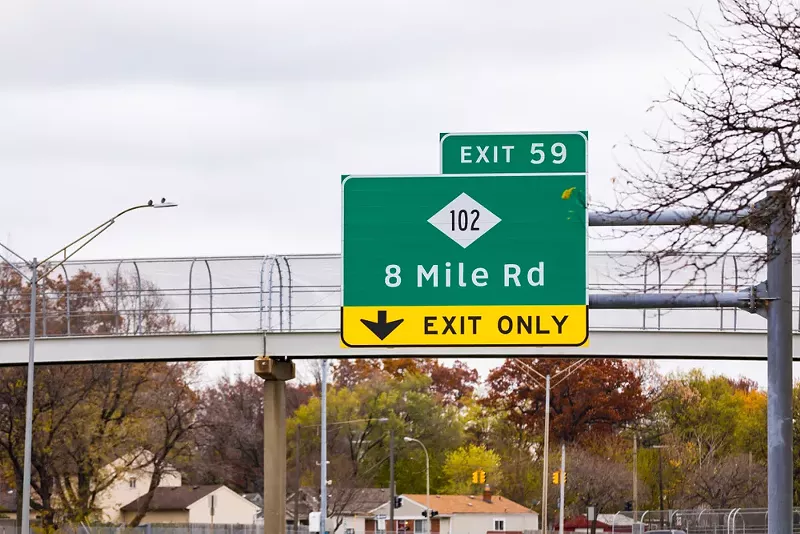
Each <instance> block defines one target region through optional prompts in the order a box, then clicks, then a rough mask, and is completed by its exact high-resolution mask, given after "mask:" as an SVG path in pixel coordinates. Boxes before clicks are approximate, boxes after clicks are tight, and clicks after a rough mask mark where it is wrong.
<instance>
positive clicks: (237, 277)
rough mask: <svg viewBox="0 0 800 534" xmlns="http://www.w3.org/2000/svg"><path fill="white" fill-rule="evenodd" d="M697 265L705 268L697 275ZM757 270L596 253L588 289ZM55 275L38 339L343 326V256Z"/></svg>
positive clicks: (708, 315) (8, 311) (99, 264)
mask: <svg viewBox="0 0 800 534" xmlns="http://www.w3.org/2000/svg"><path fill="white" fill-rule="evenodd" d="M697 264H701V265H704V266H705V268H704V269H700V270H698V269H697V268H696V267H695V265H697ZM689 265H692V267H687V266H689ZM758 265H759V261H758V259H757V258H756V257H755V256H753V255H748V254H738V255H728V256H715V255H709V254H706V255H701V254H697V255H692V256H684V257H680V258H674V259H672V258H671V259H670V261H669V264H668V265H667V264H665V262H663V261H659V260H658V259H657V258H655V257H653V256H651V255H648V254H646V253H641V252H632V253H631V252H629V253H623V252H609V253H605V252H604V253H600V252H595V253H590V255H589V267H588V269H589V291H590V292H592V293H635V292H646V293H651V292H656V293H657V292H671V291H678V290H682V291H688V292H697V293H701V292H716V291H737V290H741V289H743V288H745V287H747V286H749V285H752V284H754V283H758V282H760V281H761V280H762V278H763V276H762V275H763V273H762V272H760V270H759V268H758ZM794 265H795V269H798V270H800V256H797V257H795V258H794ZM81 270H86V271H90V272H92V273H95V274H97V275H98V276H100V277H101V278H102V284H101V289H100V290H99V292H97V293H94V294H93V295H91V298H94V299H95V300H96V301H97V302H96V303H95V305H94V307H89V308H91V309H87V306H86V302H85V299H86V298H87V296H88V295H84V294H80V292H79V284H78V283H77V278H76V276H77V275H78V273H79V272H80V271H81ZM798 274H800V273H798ZM59 277H60V278H61V280H62V283H61V286H59V288H58V289H53V287H49V288H47V289H46V290H44V291H40V293H41V295H42V296H41V300H40V301H39V307H40V310H41V311H40V314H39V317H40V319H39V320H40V326H39V327H38V328H39V329H40V331H41V335H42V336H62V335H81V334H87V333H88V334H93V333H97V332H96V331H94V330H91V329H90V330H89V331H87V330H86V327H85V326H81V324H82V321H83V322H85V321H84V319H86V317H87V316H88V315H91V314H95V315H97V314H99V313H106V314H108V315H109V316H110V317H113V325H110V326H109V325H106V327H107V329H108V330H107V332H106V333H115V334H120V335H137V334H143V333H148V332H153V331H164V330H165V329H166V330H168V331H175V332H198V333H214V332H218V333H222V332H255V331H266V332H309V331H336V330H338V327H339V306H340V295H341V285H340V281H341V260H340V256H339V255H335V254H327V255H325V254H323V255H266V256H242V257H197V258H139V259H110V260H96V261H83V262H68V263H66V264H65V265H64V266H63V268H61V269H59V270H57V271H55V272H54V273H53V274H51V275H50V279H51V280H53V281H58V278H59ZM797 279H798V280H800V277H798V278H797ZM63 280H67V281H68V282H69V283H66V284H64V283H63ZM0 284H2V281H0ZM0 287H2V285H0ZM54 287H55V286H54ZM793 295H794V296H793V310H794V314H795V320H794V324H795V325H796V329H798V330H800V309H799V308H798V305H797V303H798V301H800V287H797V286H796V287H794V289H793ZM25 298H27V297H26V296H25V292H24V291H23V292H22V293H20V292H17V294H16V295H13V294H0V327H1V326H2V325H3V324H4V323H6V322H8V321H13V320H15V319H18V318H19V316H20V315H26V314H27V311H24V308H25V307H26V305H22V306H14V305H13V304H14V303H13V302H11V301H12V300H13V299H21V300H23V301H24V299H25ZM3 299H5V306H3V303H4V300H3ZM159 317H160V318H162V319H163V318H165V317H168V318H171V324H169V325H166V326H165V323H164V322H162V323H159V322H158V321H157V320H156V319H158V318H159ZM25 319H26V320H27V317H25ZM590 324H591V325H592V328H593V329H617V330H619V329H631V330H722V331H742V330H744V331H754V330H759V331H760V330H764V329H765V328H766V322H765V321H764V320H763V319H762V318H760V317H758V316H753V315H751V314H749V313H747V312H746V311H742V310H737V309H726V310H696V309H683V310H666V309H659V310H592V312H591V317H590ZM4 333H5V334H6V335H12V336H13V335H14V333H13V332H12V333H11V334H9V332H8V331H6V332H4ZM18 335H20V336H21V335H25V334H24V333H23V332H18Z"/></svg>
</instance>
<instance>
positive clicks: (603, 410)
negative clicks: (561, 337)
mask: <svg viewBox="0 0 800 534" xmlns="http://www.w3.org/2000/svg"><path fill="white" fill-rule="evenodd" d="M522 361H523V362H524V363H525V364H526V365H530V366H533V367H535V368H536V369H537V370H538V371H539V372H540V373H542V374H543V375H546V374H548V373H549V374H550V375H551V376H555V375H556V373H557V372H558V371H559V370H560V369H564V368H566V367H567V366H569V365H570V364H571V363H574V362H572V361H570V360H563V359H534V358H523V359H522ZM553 384H554V385H553V387H551V393H550V410H551V414H550V429H551V430H550V432H551V437H552V438H555V439H558V440H559V441H566V442H574V441H576V440H577V439H578V438H579V437H580V436H585V435H588V434H592V433H599V434H609V433H611V432H612V431H613V430H615V429H617V428H619V427H621V426H622V425H625V424H627V423H630V422H632V421H635V420H637V419H638V418H639V417H641V416H643V415H644V414H646V413H648V411H649V410H650V405H649V403H648V401H647V399H646V398H645V396H644V395H643V393H642V390H641V383H640V380H639V377H638V376H637V375H636V374H635V373H634V372H633V371H632V370H631V369H630V368H629V367H628V366H627V364H626V363H625V362H624V361H623V360H619V359H612V358H599V359H592V360H588V361H587V362H586V363H584V364H583V365H581V366H579V367H577V368H576V369H575V370H574V371H573V372H572V373H571V374H570V375H569V376H568V377H567V378H565V379H564V380H563V381H560V382H558V381H556V380H553ZM487 385H488V395H487V397H486V398H485V399H484V401H483V402H484V403H485V404H486V405H487V406H489V407H491V408H492V409H494V410H495V411H499V412H505V413H507V414H508V415H507V418H508V420H509V421H510V422H511V423H513V424H514V425H516V426H517V427H518V428H519V429H521V430H524V431H525V432H528V433H530V434H540V433H541V430H542V426H543V424H544V409H545V391H544V388H542V387H539V386H537V385H535V384H534V383H532V380H531V378H530V377H529V376H528V375H527V374H525V372H523V371H522V370H521V369H520V367H519V366H518V365H516V364H515V363H514V360H511V359H509V360H506V361H505V362H504V363H503V365H501V366H500V367H499V368H497V369H494V370H493V371H492V372H491V373H490V374H489V378H488V380H487Z"/></svg>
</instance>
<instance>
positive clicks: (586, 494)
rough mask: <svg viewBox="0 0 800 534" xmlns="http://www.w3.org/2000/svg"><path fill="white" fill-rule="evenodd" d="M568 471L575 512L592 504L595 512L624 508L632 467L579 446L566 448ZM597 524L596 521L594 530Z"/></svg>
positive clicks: (593, 524) (570, 498)
mask: <svg viewBox="0 0 800 534" xmlns="http://www.w3.org/2000/svg"><path fill="white" fill-rule="evenodd" d="M567 475H568V479H567V480H568V483H567V488H568V490H569V495H568V501H571V504H570V509H571V511H572V512H573V513H585V512H586V509H587V507H589V506H594V507H595V512H596V514H601V513H603V512H610V511H612V510H613V511H617V510H621V509H622V508H623V507H624V504H625V502H626V501H627V500H628V496H629V495H630V492H631V471H630V469H629V468H628V466H627V465H626V464H625V463H623V462H618V461H615V460H614V459H613V458H611V457H608V456H606V455H601V454H597V453H595V452H590V451H588V450H585V449H581V448H579V447H569V448H568V450H567ZM545 483H547V481H545ZM595 517H596V516H595ZM595 528H596V522H595V521H593V522H592V528H591V530H592V533H594V531H595Z"/></svg>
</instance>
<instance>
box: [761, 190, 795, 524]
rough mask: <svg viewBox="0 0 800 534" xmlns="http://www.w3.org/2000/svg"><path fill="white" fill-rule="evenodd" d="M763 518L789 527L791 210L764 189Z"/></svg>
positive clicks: (783, 197) (779, 194) (781, 197)
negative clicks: (766, 302) (766, 221)
mask: <svg viewBox="0 0 800 534" xmlns="http://www.w3.org/2000/svg"><path fill="white" fill-rule="evenodd" d="M767 199H768V200H769V201H771V202H770V205H771V206H770V207H771V208H772V209H771V210H770V211H771V212H772V216H771V217H770V219H771V220H772V223H771V224H770V226H769V231H768V233H767V254H768V263H767V291H768V294H769V297H770V298H772V299H775V300H773V301H771V302H769V305H768V306H767V395H768V397H767V450H768V452H767V488H768V489H767V496H768V499H767V502H768V504H767V517H768V533H769V534H783V533H785V532H791V530H792V495H793V491H792V472H793V470H792V208H791V203H790V199H789V197H788V195H786V193H785V192H783V191H777V192H776V191H770V192H768V193H767Z"/></svg>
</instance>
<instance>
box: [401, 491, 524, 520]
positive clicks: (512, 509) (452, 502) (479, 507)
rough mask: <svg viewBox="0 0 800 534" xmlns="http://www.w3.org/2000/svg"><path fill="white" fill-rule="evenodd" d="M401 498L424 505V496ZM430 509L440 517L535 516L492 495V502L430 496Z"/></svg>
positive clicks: (446, 496)
mask: <svg viewBox="0 0 800 534" xmlns="http://www.w3.org/2000/svg"><path fill="white" fill-rule="evenodd" d="M402 496H403V497H408V498H409V499H411V500H412V501H414V502H417V503H419V504H422V505H423V506H424V505H425V503H426V500H425V499H426V496H425V495H409V494H407V493H404V494H403V495H402ZM431 508H433V509H434V510H436V511H437V512H439V514H441V515H452V514H535V513H536V512H534V511H533V510H531V509H530V508H526V507H524V506H522V505H521V504H518V503H516V502H514V501H512V500H511V499H508V498H506V497H503V496H500V495H493V496H492V502H490V503H489V502H486V501H484V500H483V496H474V495H431Z"/></svg>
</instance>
